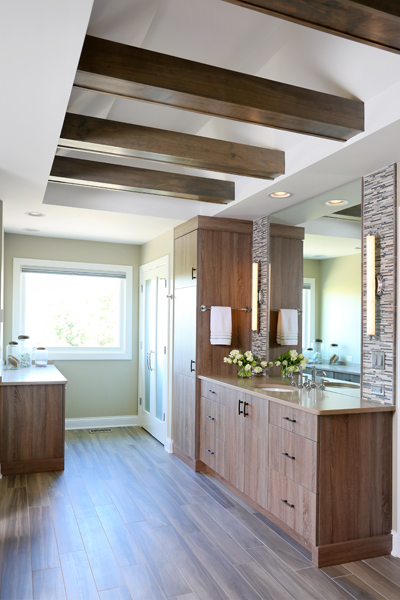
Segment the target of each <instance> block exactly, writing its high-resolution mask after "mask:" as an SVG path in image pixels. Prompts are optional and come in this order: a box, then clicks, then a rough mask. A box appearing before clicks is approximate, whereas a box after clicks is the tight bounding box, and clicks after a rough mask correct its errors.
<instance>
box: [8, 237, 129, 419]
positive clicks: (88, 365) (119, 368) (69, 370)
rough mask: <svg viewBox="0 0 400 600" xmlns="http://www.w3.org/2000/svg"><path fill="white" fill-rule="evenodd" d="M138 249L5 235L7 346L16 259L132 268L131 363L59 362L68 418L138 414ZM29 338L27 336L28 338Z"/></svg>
mask: <svg viewBox="0 0 400 600" xmlns="http://www.w3.org/2000/svg"><path fill="white" fill-rule="evenodd" d="M139 256H140V247H139V246H134V245H129V244H109V243H103V242H90V241H82V240H70V239H62V238H50V237H38V236H25V235H16V234H10V233H6V234H5V242H4V280H5V285H4V289H5V294H4V345H6V344H7V343H8V342H9V341H10V340H11V335H12V288H13V281H12V278H13V258H14V257H17V258H38V259H49V260H65V261H68V260H70V261H74V262H93V263H103V264H119V265H130V266H132V267H133V283H132V286H133V290H132V323H133V332H132V346H133V348H132V360H106V361H104V360H101V361H91V360H83V361H77V360H72V361H66V360H63V361H61V360H60V361H56V362H55V365H56V367H57V368H58V369H59V370H60V371H61V372H62V373H63V375H64V376H65V377H66V378H67V379H68V385H67V394H66V417H67V418H83V417H106V416H123V415H136V414H137V402H138V395H137V362H138V357H137V353H138V284H139ZM26 333H27V334H28V335H29V332H26Z"/></svg>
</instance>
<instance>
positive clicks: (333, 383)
mask: <svg viewBox="0 0 400 600" xmlns="http://www.w3.org/2000/svg"><path fill="white" fill-rule="evenodd" d="M324 384H325V387H349V388H357V389H360V384H359V383H350V382H349V381H324Z"/></svg>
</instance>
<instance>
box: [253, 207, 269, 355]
mask: <svg viewBox="0 0 400 600" xmlns="http://www.w3.org/2000/svg"><path fill="white" fill-rule="evenodd" d="M268 237H269V218H268V217H262V218H261V219H258V220H257V221H254V223H253V262H258V263H260V267H259V271H258V273H259V275H258V276H259V281H258V286H259V287H258V289H259V290H261V291H262V292H263V296H264V299H263V303H262V304H261V305H259V330H258V331H253V332H252V344H251V348H252V351H253V352H254V354H255V355H256V356H259V357H265V356H268V287H269V282H268V272H269V269H268V263H269V261H268Z"/></svg>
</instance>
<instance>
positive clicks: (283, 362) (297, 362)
mask: <svg viewBox="0 0 400 600" xmlns="http://www.w3.org/2000/svg"><path fill="white" fill-rule="evenodd" d="M307 363H308V358H304V356H303V354H299V353H298V352H297V350H294V349H292V350H288V351H287V352H284V353H283V354H281V355H280V356H278V357H277V358H274V360H273V361H272V362H269V363H268V366H269V367H281V375H282V377H287V376H288V375H290V374H291V373H296V372H297V371H300V369H305V367H306V365H307Z"/></svg>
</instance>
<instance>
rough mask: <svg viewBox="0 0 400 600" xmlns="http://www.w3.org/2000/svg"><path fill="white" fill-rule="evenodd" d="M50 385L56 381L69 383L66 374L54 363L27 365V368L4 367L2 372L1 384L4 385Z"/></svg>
mask: <svg viewBox="0 0 400 600" xmlns="http://www.w3.org/2000/svg"><path fill="white" fill-rule="evenodd" d="M33 383H37V384H40V385H46V384H47V385H50V384H54V383H67V380H66V379H65V377H64V375H62V374H61V373H60V371H59V370H58V369H57V368H56V367H55V366H54V365H47V367H35V366H33V367H27V368H26V369H15V370H11V369H4V368H3V370H2V372H1V381H0V386H2V385H32V384H33Z"/></svg>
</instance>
